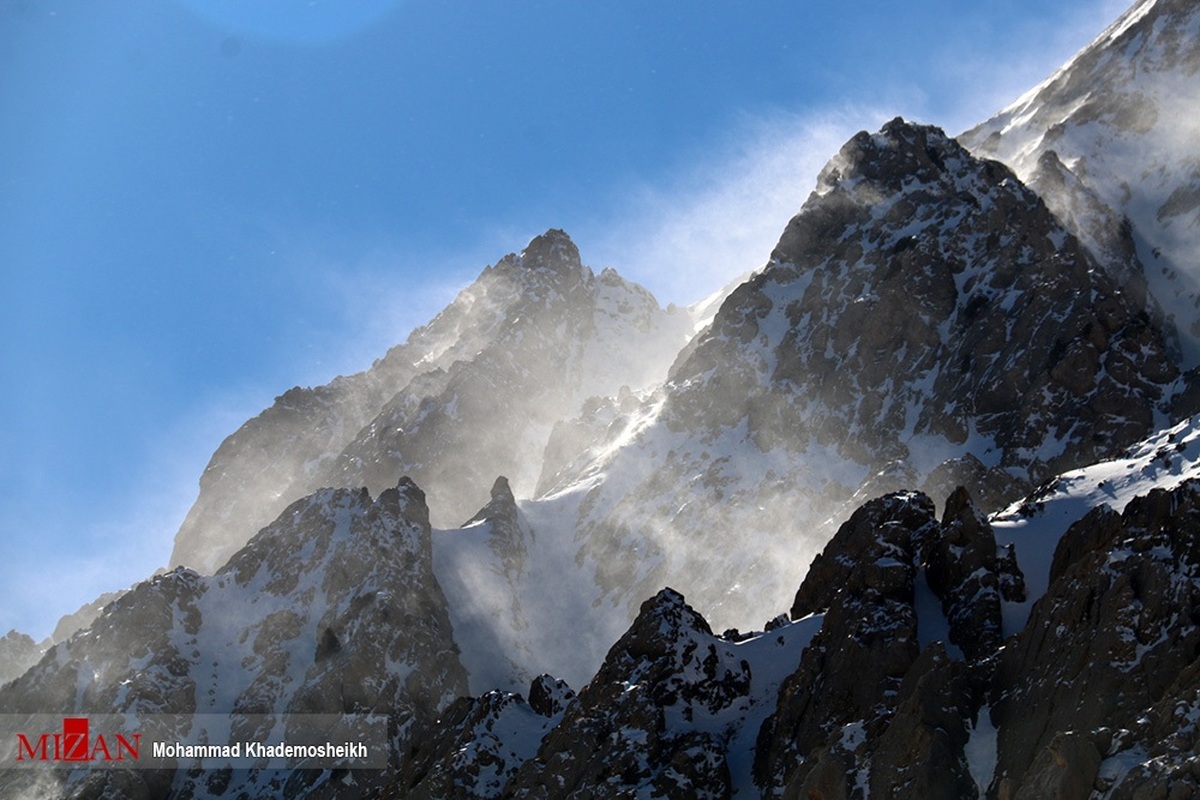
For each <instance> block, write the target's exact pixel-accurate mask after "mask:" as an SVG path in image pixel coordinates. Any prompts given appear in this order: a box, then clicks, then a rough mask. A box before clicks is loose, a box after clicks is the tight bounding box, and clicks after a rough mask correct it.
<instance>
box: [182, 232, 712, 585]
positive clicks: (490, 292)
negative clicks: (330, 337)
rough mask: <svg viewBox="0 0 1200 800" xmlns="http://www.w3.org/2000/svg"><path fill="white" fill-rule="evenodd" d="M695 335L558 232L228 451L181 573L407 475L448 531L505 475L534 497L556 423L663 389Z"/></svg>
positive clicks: (207, 488)
mask: <svg viewBox="0 0 1200 800" xmlns="http://www.w3.org/2000/svg"><path fill="white" fill-rule="evenodd" d="M693 327H694V321H693V319H692V318H691V317H690V316H689V315H688V314H687V313H686V312H684V311H682V310H679V309H675V308H671V309H668V310H664V309H662V308H661V307H660V306H659V305H658V302H657V301H656V300H655V299H654V297H653V296H652V295H651V294H650V293H649V292H647V291H646V290H645V289H643V288H642V287H640V286H638V285H636V284H633V283H630V282H628V281H626V280H624V279H623V278H621V277H620V276H619V275H617V273H616V272H615V271H613V270H604V271H602V272H600V273H599V274H596V273H594V272H592V270H591V269H589V268H588V267H586V266H584V265H583V264H582V263H581V262H580V258H579V250H578V248H576V246H575V244H574V243H573V242H572V241H571V240H570V238H569V237H568V236H567V235H566V234H565V233H563V232H562V231H558V230H551V231H548V232H546V233H545V234H543V235H542V236H538V237H536V238H535V239H533V240H532V241H531V242H530V243H529V245H528V246H527V247H526V248H525V250H524V251H522V253H521V254H520V255H511V254H510V255H508V256H505V257H504V258H503V259H501V260H500V261H499V262H498V263H496V264H494V265H492V266H490V267H488V268H486V269H485V270H484V271H483V273H482V274H481V275H480V276H479V277H478V278H477V279H476V280H475V282H474V283H472V284H471V285H470V286H468V287H467V288H466V289H464V290H463V291H462V292H460V293H459V295H458V296H457V297H456V298H455V299H454V301H453V302H452V303H451V304H450V305H449V306H448V307H447V308H446V309H445V310H444V311H442V312H441V313H440V314H438V316H437V317H436V318H435V319H434V320H433V321H432V322H430V323H429V324H428V325H426V326H424V327H422V328H419V329H417V330H416V331H414V332H413V333H412V335H411V336H409V338H408V340H407V341H406V342H405V343H404V344H402V345H399V346H398V347H395V348H393V349H392V350H390V351H389V352H388V353H387V355H385V356H384V357H383V358H381V359H379V360H378V361H376V362H375V364H374V365H373V366H372V367H371V368H370V369H369V370H367V371H365V372H361V373H358V374H356V375H352V376H349V377H339V378H337V379H335V380H334V381H333V382H331V383H330V384H328V385H325V386H320V387H317V388H313V389H302V388H299V387H296V388H293V389H291V390H289V391H288V392H286V393H284V394H283V395H281V396H280V397H278V398H276V400H275V403H274V405H272V406H271V407H270V408H268V409H266V410H265V411H263V412H262V413H261V414H260V415H259V416H257V417H255V418H254V419H252V420H250V421H248V422H247V423H245V424H244V425H243V426H242V427H241V428H239V429H238V430H237V431H236V432H235V433H234V434H232V435H231V436H230V437H229V438H227V439H226V440H225V441H224V442H222V444H221V446H220V447H219V448H218V449H217V452H216V453H215V454H214V455H213V457H212V460H211V462H210V463H209V465H208V467H207V468H206V469H205V471H204V474H203V476H202V477H201V480H200V495H199V497H198V498H197V500H196V502H195V504H194V505H193V507H192V509H191V510H190V511H189V512H188V515H187V518H186V519H185V520H184V523H183V525H182V526H181V528H180V530H179V532H178V533H177V534H176V537H175V548H174V551H173V553H172V555H171V564H172V566H176V565H186V566H189V567H192V568H194V569H197V570H199V571H200V572H212V571H213V570H215V569H216V568H217V567H219V566H221V564H223V563H224V561H225V559H227V558H228V557H229V556H230V555H232V554H233V553H234V552H235V551H236V550H237V549H238V548H239V547H240V546H241V545H242V544H244V543H245V542H246V541H248V540H249V539H250V537H251V536H252V535H253V534H254V533H255V532H256V531H257V530H258V529H259V528H261V527H262V526H264V525H266V524H267V523H268V522H270V520H271V519H273V518H274V517H275V516H276V515H278V514H279V512H280V511H282V510H283V509H284V508H285V507H286V506H287V505H288V504H289V503H290V502H292V501H293V500H296V499H297V498H299V497H301V496H303V495H306V494H308V493H311V492H313V491H315V490H316V489H318V488H320V487H322V486H367V487H368V488H370V489H371V491H373V492H379V491H382V490H383V489H384V488H386V487H388V486H391V485H394V484H395V481H396V478H397V477H399V476H400V475H408V476H410V477H412V478H413V479H414V480H415V481H417V482H418V483H420V485H422V486H427V487H429V490H428V491H429V505H430V508H431V514H432V515H433V519H434V520H435V522H438V524H441V525H453V524H458V523H460V522H462V521H463V520H465V519H466V518H468V517H469V516H471V514H472V513H473V512H474V510H475V506H474V504H475V503H476V502H477V498H480V497H484V496H486V494H487V490H488V487H489V486H490V485H491V484H492V481H493V480H494V479H495V478H496V476H497V475H501V474H504V475H508V476H510V478H511V479H512V480H513V482H514V483H515V484H516V485H517V486H518V487H519V488H520V489H522V490H525V491H532V489H533V484H534V482H535V481H536V479H537V470H538V467H539V465H540V463H541V456H542V450H543V448H544V447H545V444H546V439H547V438H548V436H549V434H550V430H551V429H552V427H553V426H554V424H555V423H556V422H557V421H559V420H560V419H563V418H566V417H568V416H571V415H573V414H575V413H576V411H577V410H578V408H579V406H580V404H581V403H582V402H583V400H584V399H586V398H588V397H590V396H592V395H606V396H607V395H610V394H615V393H616V392H617V390H618V389H619V388H620V387H621V386H622V385H628V386H631V387H633V388H642V387H644V386H646V385H648V384H651V383H654V382H657V381H660V380H661V379H662V376H663V375H664V374H665V372H666V369H667V366H668V365H669V363H670V359H671V358H672V357H673V356H674V354H675V353H676V352H677V351H678V349H679V347H681V346H682V345H683V343H684V342H685V341H686V340H687V337H688V336H690V335H691V333H692V329H693Z"/></svg>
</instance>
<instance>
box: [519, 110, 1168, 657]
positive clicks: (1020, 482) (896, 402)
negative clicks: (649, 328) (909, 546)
mask: <svg viewBox="0 0 1200 800" xmlns="http://www.w3.org/2000/svg"><path fill="white" fill-rule="evenodd" d="M1176 379H1177V370H1176V367H1175V366H1174V364H1173V362H1172V361H1171V359H1170V355H1169V351H1168V348H1167V346H1166V344H1165V343H1164V341H1163V337H1162V335H1161V332H1160V331H1159V330H1158V328H1157V327H1156V326H1155V324H1154V321H1153V319H1152V318H1151V317H1150V315H1148V314H1147V313H1146V311H1145V309H1144V307H1143V306H1141V305H1139V304H1138V303H1137V302H1136V300H1135V299H1134V298H1131V297H1129V296H1128V295H1127V294H1126V293H1125V292H1123V291H1122V290H1121V289H1120V287H1118V286H1117V285H1116V284H1115V283H1114V282H1113V281H1112V280H1111V279H1110V278H1109V277H1108V276H1107V275H1106V273H1105V272H1104V271H1103V270H1101V269H1098V268H1097V265H1096V262H1095V260H1094V259H1093V258H1092V256H1091V255H1090V254H1089V253H1088V252H1087V251H1086V250H1085V249H1084V248H1082V247H1080V246H1079V244H1078V242H1077V240H1076V239H1074V237H1072V235H1071V234H1070V233H1069V232H1068V231H1067V230H1065V229H1064V228H1063V227H1062V226H1061V225H1060V224H1059V223H1058V221H1057V220H1056V219H1055V218H1054V217H1053V215H1052V214H1051V213H1050V212H1049V211H1048V210H1047V208H1046V207H1045V205H1044V204H1042V203H1041V202H1040V200H1039V199H1038V197H1037V196H1036V195H1035V194H1034V193H1033V192H1031V191H1030V190H1028V189H1027V188H1026V187H1024V186H1023V185H1022V184H1021V182H1020V181H1019V180H1018V179H1017V178H1016V177H1015V176H1014V175H1013V174H1012V173H1011V172H1010V171H1009V170H1007V169H1006V168H1005V167H1003V166H1002V165H1000V164H998V163H996V162H987V161H981V160H978V159H976V158H974V157H972V156H971V155H970V154H969V153H967V152H966V151H965V150H964V149H963V148H962V147H960V146H959V145H958V144H957V143H955V142H954V141H953V140H952V139H950V138H948V137H946V136H945V135H944V134H943V133H942V132H941V131H939V130H937V129H936V128H930V127H924V126H918V125H913V124H910V123H907V122H904V121H903V120H894V121H893V122H891V123H889V124H888V125H887V126H885V127H884V128H883V130H881V131H880V132H878V133H876V134H867V133H861V134H859V135H858V136H856V137H854V138H853V139H852V140H851V141H850V142H848V143H847V144H846V146H845V147H843V148H842V150H841V152H840V153H839V154H838V155H837V156H836V157H835V158H834V160H833V161H831V162H830V164H829V165H828V166H827V167H826V168H825V170H824V171H823V172H822V174H821V176H820V178H819V180H818V185H817V189H816V190H815V191H814V192H813V193H812V195H811V196H810V197H809V199H808V201H807V202H806V203H805V204H804V207H803V209H802V210H801V212H800V213H799V214H798V215H797V216H796V217H795V218H794V219H793V220H792V221H791V223H790V224H789V225H788V228H787V230H786V231H785V232H784V234H783V236H782V238H781V240H780V243H779V245H778V246H777V247H776V249H775V251H774V253H773V254H772V256H771V260H770V262H769V263H768V264H767V265H766V266H765V267H764V268H763V269H762V270H760V271H759V272H758V273H756V274H755V276H754V277H752V278H751V279H750V280H749V281H747V282H746V283H744V284H742V285H741V286H740V287H738V288H737V289H736V290H735V291H734V292H733V293H732V294H730V296H729V297H728V298H727V299H726V300H725V302H724V304H723V305H722V306H721V309H720V311H719V312H718V313H717V315H716V317H715V319H714V321H713V323H712V324H711V325H710V326H709V327H708V328H707V329H705V330H704V331H703V332H701V333H700V334H699V335H697V336H696V337H695V338H694V339H693V340H692V341H691V342H690V343H689V345H688V346H687V348H685V350H684V351H683V352H682V353H681V354H680V356H679V358H678V359H677V360H676V362H675V364H674V365H673V366H672V368H671V372H670V376H669V379H668V381H667V383H666V384H665V385H664V386H662V387H661V388H659V389H657V390H655V391H653V392H650V393H648V394H646V395H644V396H642V397H641V398H638V397H636V396H634V395H632V394H626V395H623V396H620V397H617V398H615V399H612V400H609V401H608V402H606V403H602V402H597V403H593V404H591V405H589V406H588V408H587V409H585V414H584V416H582V417H581V418H579V419H577V420H575V421H573V422H570V423H565V424H563V425H561V426H559V428H557V429H556V431H555V435H554V436H552V437H551V440H550V446H549V452H553V453H555V458H554V459H547V466H548V468H554V467H557V465H558V464H562V463H566V461H567V460H566V459H565V458H563V457H561V456H560V455H559V454H560V453H562V452H569V451H570V450H572V449H573V450H575V451H577V452H579V453H580V455H579V456H578V457H577V458H576V459H575V460H574V461H572V462H570V463H568V464H567V466H564V467H559V468H558V470H557V472H556V473H555V474H554V476H553V477H552V478H551V477H548V475H547V474H546V473H543V477H542V479H541V480H540V481H539V484H538V486H539V489H540V490H541V491H542V492H544V494H543V495H542V496H541V497H539V498H536V499H535V500H533V501H532V502H531V503H528V504H526V505H524V506H522V508H523V510H524V511H525V513H526V514H529V515H540V516H543V517H545V518H546V519H547V520H548V524H549V525H550V526H551V528H550V531H545V530H539V533H540V534H542V535H543V536H544V538H549V539H551V540H553V541H556V542H563V541H568V540H573V541H575V542H577V547H578V555H577V559H578V560H579V561H580V564H581V569H582V571H583V572H584V573H585V575H586V578H585V580H587V579H590V580H591V582H592V583H594V588H593V589H590V591H593V592H594V593H595V597H594V599H593V600H592V602H593V603H596V604H598V605H602V606H605V607H615V608H616V609H619V610H624V613H625V614H626V615H627V616H626V619H629V618H632V611H633V609H635V608H636V606H637V603H638V602H640V598H642V597H645V596H647V595H650V594H653V593H654V592H655V591H656V590H657V587H661V586H662V585H672V586H674V587H676V588H677V589H679V590H680V591H682V592H683V593H684V594H686V595H687V596H688V597H690V598H692V599H693V601H694V602H696V603H697V605H698V606H699V607H702V608H705V609H708V613H709V614H711V615H712V616H713V618H714V619H715V620H716V621H717V624H718V625H719V626H721V627H725V626H729V625H743V624H745V623H746V621H747V620H754V619H755V618H756V617H757V614H756V611H759V610H761V609H762V607H763V605H764V603H767V604H769V605H768V607H772V606H778V605H782V604H783V603H784V602H785V601H786V597H787V596H788V595H789V594H790V593H791V592H792V591H793V590H794V587H795V585H796V584H797V582H798V581H799V580H800V578H801V577H802V576H803V574H804V570H805V569H806V568H807V567H808V563H809V562H810V561H811V560H812V558H813V556H815V555H816V554H817V553H818V552H819V550H820V548H821V547H822V546H823V544H824V542H825V541H827V540H828V538H829V536H830V535H831V534H832V532H833V530H834V529H835V527H836V524H837V521H838V520H840V519H841V518H844V516H845V515H846V514H849V513H850V511H852V510H853V508H854V507H855V506H856V505H858V504H859V503H861V502H863V501H865V500H866V499H869V497H871V496H874V495H878V494H881V493H883V492H886V491H892V490H897V489H901V488H905V487H918V488H923V489H925V490H926V491H928V492H929V493H930V494H931V495H933V496H937V497H945V496H946V495H947V494H949V492H950V491H951V490H952V489H953V488H954V487H955V486H958V485H964V486H966V487H968V489H969V490H970V492H971V494H972V496H973V497H976V498H978V499H979V502H980V504H981V505H982V506H983V507H984V508H985V509H986V510H995V509H997V508H1000V507H1002V506H1004V505H1006V504H1007V503H1009V502H1011V501H1013V500H1014V499H1017V498H1019V497H1020V496H1022V495H1023V494H1024V493H1025V492H1027V491H1029V490H1030V489H1032V488H1033V487H1034V486H1036V485H1037V484H1038V483H1040V482H1042V481H1044V480H1046V479H1048V478H1049V477H1051V476H1052V475H1054V474H1056V473H1058V472H1061V471H1063V470H1065V469H1070V468H1073V467H1076V466H1081V465H1084V464H1087V463H1090V462H1093V461H1096V460H1098V459H1101V458H1105V457H1108V456H1112V455H1116V454H1117V453H1119V452H1121V450H1122V449H1123V448H1125V447H1128V446H1129V445H1131V444H1133V443H1134V442H1136V441H1137V440H1139V439H1140V438H1142V437H1143V436H1145V435H1147V434H1149V433H1150V432H1152V431H1153V430H1155V429H1156V427H1157V426H1158V425H1160V424H1161V423H1162V421H1163V420H1164V419H1167V418H1168V416H1169V414H1170V411H1171V403H1172V398H1173V396H1174V394H1175V393H1176V392H1177V391H1178V389H1179V386H1178V384H1177V382H1176ZM543 509H544V510H543ZM550 509H553V511H550ZM546 534H548V536H547V535H546ZM626 554H630V555H633V557H632V558H630V557H626ZM587 573H592V574H587ZM593 575H594V577H593ZM588 590H589V589H581V591H588ZM534 674H536V673H534Z"/></svg>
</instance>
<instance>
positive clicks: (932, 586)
mask: <svg viewBox="0 0 1200 800" xmlns="http://www.w3.org/2000/svg"><path fill="white" fill-rule="evenodd" d="M1198 477H1200V419H1197V418H1193V419H1189V420H1186V421H1184V422H1182V423H1180V424H1179V425H1177V426H1175V427H1173V428H1171V429H1169V430H1166V431H1163V432H1161V433H1156V434H1155V435H1153V436H1151V437H1150V438H1148V439H1147V440H1145V441H1144V442H1140V443H1138V444H1137V445H1136V446H1135V447H1133V448H1131V449H1130V450H1129V451H1128V452H1127V453H1125V454H1124V455H1123V456H1122V457H1121V458H1118V459H1115V460H1112V461H1108V462H1102V463H1099V464H1096V465H1092V466H1089V467H1085V468H1082V469H1079V470H1075V471H1072V472H1069V473H1066V474H1064V475H1063V476H1061V477H1060V478H1059V479H1057V480H1056V481H1055V482H1054V483H1052V484H1049V485H1047V486H1046V487H1044V488H1043V490H1042V491H1040V492H1039V493H1037V494H1036V495H1034V496H1032V497H1030V498H1028V499H1027V500H1023V501H1021V502H1019V503H1015V504H1013V505H1012V506H1010V507H1008V508H1007V509H1005V510H1003V511H1002V512H1000V513H998V514H994V515H992V516H990V517H985V516H984V515H982V514H981V513H980V512H979V510H978V508H977V507H976V506H975V504H974V503H973V501H972V500H971V498H970V495H969V494H968V493H967V492H966V491H965V490H963V489H959V490H956V491H955V492H954V493H952V494H951V496H950V497H948V498H947V499H946V502H945V504H944V505H945V511H944V512H943V514H942V516H941V518H940V519H939V518H938V517H937V515H936V514H935V506H934V503H933V501H932V499H931V498H929V497H928V496H927V495H924V494H922V493H919V492H900V493H893V494H889V495H885V496H883V497H880V498H876V499H874V500H871V501H869V502H867V503H865V504H864V505H863V506H861V507H860V508H858V509H857V510H856V511H855V512H854V513H853V514H852V515H851V516H850V517H849V519H847V520H846V521H845V522H844V523H843V524H842V525H841V527H840V528H839V530H838V532H837V534H836V535H835V536H834V537H833V538H832V539H831V540H830V541H829V543H828V544H827V545H826V547H825V549H824V551H823V552H822V553H821V555H820V556H819V557H818V558H817V559H816V560H815V561H814V562H813V565H812V568H811V569H810V570H809V572H808V574H807V575H806V576H805V578H804V580H803V582H802V583H801V584H800V586H799V588H798V590H797V591H796V593H795V598H794V600H793V603H792V608H791V611H790V619H788V618H783V617H780V618H777V619H775V620H772V621H771V622H769V623H768V624H767V625H766V628H765V630H763V631H761V632H753V633H746V634H743V633H739V632H737V631H726V632H725V633H723V634H720V635H716V634H714V633H713V631H712V629H711V628H710V626H709V625H708V623H707V621H706V620H705V619H704V617H703V616H701V615H700V614H699V613H698V612H697V611H696V610H695V609H693V608H692V607H691V606H690V605H688V604H687V603H686V602H685V600H684V597H683V596H682V595H680V594H679V593H678V592H675V591H674V590H671V589H664V590H661V591H660V592H658V593H657V594H656V595H655V596H654V597H652V598H651V599H649V600H647V601H645V602H644V603H643V604H642V606H641V608H640V611H639V613H638V615H637V617H636V618H635V619H634V621H633V623H632V624H631V625H630V627H629V628H628V630H627V631H626V632H625V633H624V634H623V635H622V636H621V637H620V638H619V639H618V640H617V641H616V643H615V644H614V645H613V646H612V648H611V649H610V650H609V652H608V654H607V656H606V657H605V659H604V662H603V664H602V666H601V667H600V668H599V670H598V671H597V672H596V673H595V675H594V676H593V677H591V679H590V680H588V682H587V684H586V686H585V687H584V688H583V689H582V690H580V692H579V694H578V696H577V697H575V698H574V700H572V701H570V702H568V703H567V704H566V705H565V706H561V707H560V706H557V705H555V706H553V707H550V708H547V709H545V710H544V711H541V712H535V711H534V710H533V709H532V706H533V704H534V703H533V700H532V698H533V697H534V696H535V695H534V693H535V691H537V692H538V696H539V697H544V696H545V692H544V690H538V689H536V688H534V687H531V689H530V698H531V699H530V700H529V701H526V700H525V699H524V697H522V696H520V695H517V694H511V693H509V694H505V693H498V692H493V693H490V694H488V695H485V696H483V697H480V698H477V699H473V700H470V701H460V702H459V703H458V704H457V706H456V709H457V710H456V711H454V712H453V713H448V714H446V715H445V716H444V717H443V719H442V720H441V721H440V722H439V723H438V724H437V725H436V726H435V727H434V729H433V732H432V733H430V734H429V735H427V736H426V737H424V741H426V742H428V743H429V744H427V745H426V747H425V748H422V758H423V761H422V763H423V764H427V765H429V766H428V767H427V768H425V769H423V770H420V771H419V772H413V771H410V772H408V773H406V774H404V775H403V776H400V777H399V778H398V779H397V780H396V781H395V782H394V783H393V784H392V786H391V788H390V794H388V795H387V796H391V797H410V796H411V797H427V796H437V797H456V798H457V797H463V798H466V797H472V798H476V797H479V798H494V797H506V798H508V797H514V798H515V797H531V796H532V797H567V796H571V797H591V796H626V795H628V796H649V797H676V796H687V797H731V796H732V797H758V796H769V797H775V796H782V797H846V798H851V797H885V796H886V797H896V798H963V797H985V796H986V797H1001V798H1005V797H1008V798H1043V797H1088V796H1093V797H1114V798H1124V797H1143V796H1145V797H1153V796H1162V797H1166V796H1180V797H1183V796H1192V795H1193V794H1194V793H1195V792H1196V791H1198V790H1200V784H1198V783H1197V781H1196V778H1195V775H1194V769H1193V765H1194V758H1195V755H1194V754H1195V748H1196V746H1197V745H1198V744H1200V741H1198V740H1197V738H1196V728H1195V725H1194V724H1193V721H1194V717H1195V714H1196V713H1197V708H1198V707H1200V706H1198V705H1197V703H1200V673H1198V672H1197V669H1196V660H1195V658H1196V653H1197V652H1200V649H1198V648H1200V626H1198V625H1197V622H1196V620H1197V619H1200V570H1198V567H1200V561H1198V559H1200V549H1197V544H1198V543H1200V514H1198V509H1200V505H1198V502H1200V481H1198V480H1197V478H1198ZM539 680H540V681H542V682H543V683H544V682H546V681H547V680H548V679H547V678H544V677H543V678H541V679H539ZM597 753H603V756H602V757H597V756H596V754H597ZM483 778H486V779H483ZM1169 792H1173V793H1174V794H1169Z"/></svg>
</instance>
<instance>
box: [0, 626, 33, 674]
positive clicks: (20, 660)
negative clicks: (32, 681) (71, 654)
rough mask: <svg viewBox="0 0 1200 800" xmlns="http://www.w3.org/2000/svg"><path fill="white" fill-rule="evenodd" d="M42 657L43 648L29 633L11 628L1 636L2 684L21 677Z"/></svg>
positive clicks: (0, 666)
mask: <svg viewBox="0 0 1200 800" xmlns="http://www.w3.org/2000/svg"><path fill="white" fill-rule="evenodd" d="M41 657H42V649H41V648H40V647H39V646H38V643H37V642H35V641H34V640H33V637H31V636H29V634H26V633H21V632H20V631H18V630H11V631H9V632H8V633H6V634H5V635H4V636H0V686H2V685H4V684H5V683H8V682H9V681H11V680H13V679H14V678H17V677H19V676H20V675H21V674H22V673H24V672H25V670H27V669H29V668H30V667H32V666H33V665H34V664H36V663H37V661H38V659H39V658H41Z"/></svg>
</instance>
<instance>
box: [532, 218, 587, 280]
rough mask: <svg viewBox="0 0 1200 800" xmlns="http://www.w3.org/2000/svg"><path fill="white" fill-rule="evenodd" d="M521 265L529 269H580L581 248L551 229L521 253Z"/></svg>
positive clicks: (562, 234) (537, 237)
mask: <svg viewBox="0 0 1200 800" xmlns="http://www.w3.org/2000/svg"><path fill="white" fill-rule="evenodd" d="M521 263H522V265H524V266H525V267H526V268H527V269H536V268H538V267H551V268H555V269H563V268H571V269H576V270H578V269H580V268H581V267H582V266H583V262H582V261H581V260H580V258H579V248H578V247H576V246H575V243H574V242H573V241H571V237H570V236H568V235H567V234H566V232H565V231H562V230H560V229H558V228H551V229H550V230H548V231H546V232H545V233H543V234H542V235H541V236H535V237H534V238H533V240H532V241H531V242H530V243H529V244H528V245H526V247H525V249H524V250H522V251H521Z"/></svg>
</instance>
